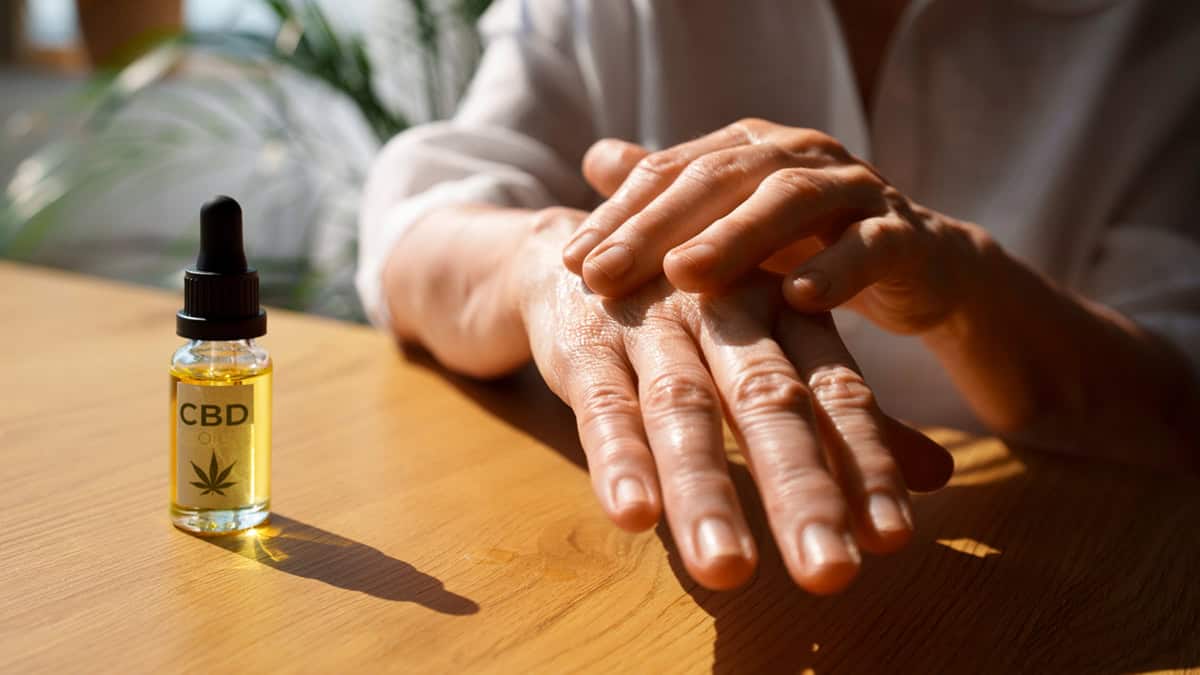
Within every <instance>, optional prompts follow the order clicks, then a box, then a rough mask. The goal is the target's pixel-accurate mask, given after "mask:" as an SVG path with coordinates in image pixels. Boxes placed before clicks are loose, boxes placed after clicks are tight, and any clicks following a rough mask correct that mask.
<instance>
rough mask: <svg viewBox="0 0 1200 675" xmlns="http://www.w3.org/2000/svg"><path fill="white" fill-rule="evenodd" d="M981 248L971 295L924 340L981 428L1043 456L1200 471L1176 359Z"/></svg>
mask: <svg viewBox="0 0 1200 675" xmlns="http://www.w3.org/2000/svg"><path fill="white" fill-rule="evenodd" d="M984 242H985V243H984V244H983V245H982V246H981V247H980V252H979V264H978V267H977V273H976V274H975V282H974V283H973V284H972V287H971V292H969V293H967V294H965V298H966V299H965V300H964V301H963V302H962V304H961V306H960V307H959V308H958V309H957V310H956V311H955V312H953V313H952V315H951V316H950V318H948V319H947V320H946V321H944V322H943V323H941V324H940V325H939V326H938V327H936V328H935V329H934V330H932V331H930V332H928V333H926V334H925V335H924V340H925V343H926V344H927V345H928V346H929V348H930V349H932V351H933V352H934V353H935V354H936V355H937V357H938V358H939V359H940V361H941V362H942V364H943V365H944V367H945V368H946V369H947V371H948V372H949V373H950V375H951V377H952V378H953V379H954V381H955V382H956V384H957V386H958V387H959V389H960V390H961V391H962V392H963V393H964V395H965V396H966V397H967V399H968V401H969V402H970V404H971V405H972V407H973V408H974V409H975V411H976V412H977V414H979V415H980V417H981V418H982V419H983V421H984V422H985V423H987V424H988V425H989V426H990V427H991V428H993V429H995V430H996V431H998V432H1000V433H1002V434H1004V435H1006V436H1009V437H1011V438H1013V439H1014V440H1018V441H1022V442H1027V443H1030V444H1032V445H1036V446H1039V447H1045V448H1049V449H1056V450H1060V451H1066V452H1075V453H1086V454H1089V455H1101V456H1107V457H1110V458H1115V459H1120V460H1123V461H1132V462H1138V463H1148V464H1156V465H1170V466H1181V465H1186V466H1191V467H1196V466H1197V465H1198V464H1200V455H1198V453H1200V450H1198V448H1200V437H1198V434H1197V427H1196V425H1194V424H1192V423H1189V422H1188V421H1187V420H1186V416H1187V415H1188V414H1189V413H1194V412H1195V411H1196V410H1197V409H1198V405H1200V397H1198V395H1197V385H1196V382H1195V379H1194V376H1193V374H1192V372H1191V370H1190V368H1189V366H1188V364H1187V363H1186V361H1185V359H1184V358H1183V356H1182V355H1180V354H1178V353H1177V352H1176V351H1175V350H1174V348H1173V347H1171V346H1170V345H1169V344H1167V343H1166V342H1165V341H1163V340H1161V339H1160V338H1158V337H1157V336H1154V335H1152V334H1150V333H1148V332H1147V331H1145V330H1143V329H1141V328H1140V327H1139V326H1137V325H1136V324H1135V323H1134V322H1133V321H1131V320H1129V319H1128V318H1126V317H1124V316H1122V315H1121V314H1119V313H1118V312H1116V311H1114V310H1111V309H1109V308H1107V307H1104V306H1101V305H1098V304H1096V303H1093V302H1090V301H1088V300H1086V299H1084V298H1081V297H1078V296H1076V295H1074V294H1072V293H1070V292H1069V291H1067V290H1066V289H1063V288H1060V287H1058V286H1057V285H1055V284H1054V283H1053V282H1052V281H1050V280H1048V279H1046V278H1044V277H1042V276H1041V275H1039V274H1038V273H1036V272H1035V271H1033V270H1032V269H1030V268H1029V267H1027V266H1025V265H1024V264H1022V263H1021V262H1019V261H1017V260H1015V259H1014V258H1012V257H1011V256H1009V255H1008V254H1006V253H1005V252H1004V251H1003V250H1002V249H1000V248H999V247H998V246H996V245H995V244H994V243H991V242H990V241H987V240H986V239H985V240H984Z"/></svg>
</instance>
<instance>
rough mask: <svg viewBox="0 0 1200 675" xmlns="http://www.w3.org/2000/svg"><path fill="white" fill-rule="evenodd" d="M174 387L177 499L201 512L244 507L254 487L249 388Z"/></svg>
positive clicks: (245, 386) (249, 501)
mask: <svg viewBox="0 0 1200 675" xmlns="http://www.w3.org/2000/svg"><path fill="white" fill-rule="evenodd" d="M175 386H176V390H175V393H176V405H175V457H176V460H175V495H176V501H177V502H178V503H179V504H181V505H185V506H191V507H196V508H203V509H231V508H238V507H242V506H247V505H248V504H250V503H251V501H252V497H251V495H252V494H253V487H254V484H253V481H254V434H253V431H254V385H233V386H222V387H212V386H203V385H195V384H185V383H183V382H177V383H176V385H175Z"/></svg>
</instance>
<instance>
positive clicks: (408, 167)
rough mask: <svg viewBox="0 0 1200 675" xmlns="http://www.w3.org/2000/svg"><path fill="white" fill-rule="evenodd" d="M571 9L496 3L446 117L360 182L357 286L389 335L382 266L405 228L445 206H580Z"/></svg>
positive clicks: (419, 130)
mask: <svg viewBox="0 0 1200 675" xmlns="http://www.w3.org/2000/svg"><path fill="white" fill-rule="evenodd" d="M571 23H572V19H571V16H570V3H565V2H556V1H553V0H540V1H539V0H500V1H499V2H497V3H496V4H495V5H493V7H492V8H491V9H490V10H488V12H487V14H486V15H485V16H484V18H483V20H482V22H481V24H480V27H481V30H482V32H483V35H484V39H485V43H486V45H487V47H486V50H485V52H484V55H483V59H482V61H481V63H480V66H479V70H478V71H477V73H476V75H475V78H474V79H473V80H472V83H471V86H470V88H469V89H468V91H467V94H466V96H465V98H464V100H463V102H462V105H461V106H460V107H459V110H458V112H457V113H456V114H455V116H454V118H453V119H452V120H450V121H446V122H436V123H432V124H427V125H423V126H420V127H415V128H413V129H410V130H408V131H406V132H404V133H402V134H400V135H398V136H396V137H395V138H394V139H392V140H391V141H390V142H389V143H388V144H387V145H386V146H385V147H384V149H383V150H382V152H381V153H380V155H379V157H378V158H377V159H376V160H375V162H374V164H373V165H372V168H371V170H370V172H369V175H368V177H367V184H366V187H365V189H364V195H363V202H362V209H361V211H360V216H359V254H358V271H357V276H356V285H357V287H358V292H359V296H360V298H361V299H362V303H363V306H364V308H365V309H366V311H367V315H368V316H369V317H370V319H371V322H372V323H374V324H375V325H376V326H379V327H382V328H385V329H386V328H387V327H388V326H390V323H391V322H390V318H389V317H388V314H387V301H386V298H385V297H384V292H383V291H384V289H383V285H382V274H383V265H384V263H385V261H386V260H387V258H388V255H389V254H390V253H391V251H392V250H393V248H394V247H395V246H397V245H401V244H400V242H401V238H402V236H403V235H404V233H405V231H406V230H407V229H408V228H409V226H411V225H412V224H413V223H414V222H416V221H417V220H419V219H420V218H421V217H422V216H424V215H425V214H426V213H428V212H430V211H431V210H434V209H438V208H441V207H445V206H449V205H454V204H473V203H485V204H494V205H497V206H507V207H520V208H542V207H546V206H553V205H565V206H577V207H587V206H588V205H589V204H590V202H591V200H592V199H593V195H592V192H591V190H590V189H589V188H588V186H587V184H586V182H585V181H584V180H583V177H582V175H581V173H580V169H579V166H580V162H581V160H582V158H583V154H584V152H586V150H587V148H588V146H589V145H590V144H591V143H592V142H593V141H594V140H595V138H596V135H597V134H596V132H595V124H594V122H593V119H592V114H591V112H590V111H591V103H590V102H589V98H588V94H587V90H586V88H585V86H584V84H583V78H582V77H581V75H580V71H579V68H578V66H577V64H576V60H575V58H574V56H573V55H574V53H575V52H574V50H573V49H572V47H571V39H572V38H571V34H570V33H571V30H572V28H571Z"/></svg>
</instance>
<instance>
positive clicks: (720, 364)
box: [700, 299, 861, 594]
mask: <svg viewBox="0 0 1200 675" xmlns="http://www.w3.org/2000/svg"><path fill="white" fill-rule="evenodd" d="M716 303H718V304H719V305H723V306H718V307H716V308H715V312H714V315H715V316H719V317H720V319H719V320H714V321H711V322H709V323H708V324H707V325H706V326H705V328H703V329H702V330H701V338H700V343H701V347H702V349H703V351H704V356H705V358H706V359H707V361H708V364H709V367H710V368H711V369H712V373H713V377H714V379H715V381H716V384H717V388H718V389H719V390H720V392H721V397H722V399H723V400H724V401H725V408H726V410H727V411H728V413H729V419H730V423H731V425H732V427H733V429H734V432H735V434H736V435H737V437H738V439H739V440H740V441H741V443H742V446H743V448H744V450H745V451H746V456H747V458H748V459H749V461H750V465H751V467H752V470H753V471H752V473H753V475H754V480H755V482H756V483H757V484H758V488H759V492H760V494H761V495H762V499H763V505H764V507H765V508H766V512H767V517H768V520H769V522H770V526H771V531H772V532H773V533H774V535H775V541H776V542H777V544H778V546H779V550H780V553H781V554H782V556H783V559H784V562H785V564H786V565H787V568H788V571H789V573H790V574H791V576H792V578H793V579H794V580H795V581H796V583H797V584H799V585H800V586H802V587H804V588H805V589H806V590H808V591H810V592H813V593H820V594H827V593H834V592H837V591H839V590H841V589H842V588H844V587H845V586H846V585H847V584H849V583H850V581H851V580H852V579H853V578H854V576H855V574H857V572H858V568H859V564H860V563H861V558H860V556H859V553H858V547H857V546H856V544H855V541H854V538H853V536H852V535H851V522H850V513H849V507H848V505H847V503H846V499H845V497H844V496H843V493H842V489H841V487H840V486H839V485H838V483H837V481H836V480H835V479H834V476H833V475H832V474H831V473H830V471H829V468H828V466H827V464H826V460H825V457H824V452H823V450H822V447H821V443H820V440H819V436H818V432H817V428H816V422H815V420H814V417H813V410H812V405H811V394H810V392H809V390H808V387H806V386H805V385H804V383H803V382H802V381H801V379H800V377H799V375H798V374H797V372H796V369H795V368H794V367H793V366H792V364H791V362H790V361H788V358H787V356H786V355H785V354H784V353H783V350H782V349H780V347H779V345H778V344H777V343H776V342H775V341H774V340H773V339H772V338H771V336H770V334H769V331H768V328H767V326H766V320H765V318H757V319H756V318H754V317H751V316H749V315H748V313H747V312H745V311H742V309H741V308H740V307H739V306H737V305H736V304H735V303H734V302H732V301H727V300H724V299H721V300H717V301H716Z"/></svg>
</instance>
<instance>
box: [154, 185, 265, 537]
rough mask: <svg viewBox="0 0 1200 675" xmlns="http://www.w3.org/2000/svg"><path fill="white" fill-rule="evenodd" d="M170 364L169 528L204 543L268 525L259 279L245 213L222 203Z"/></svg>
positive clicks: (204, 239)
mask: <svg viewBox="0 0 1200 675" xmlns="http://www.w3.org/2000/svg"><path fill="white" fill-rule="evenodd" d="M183 288H184V291H183V293H184V300H183V309H182V310H180V312H179V313H178V314H177V315H176V320H175V332H176V333H178V334H179V336H180V337H183V338H186V339H187V340H188V342H187V343H186V344H184V345H183V346H182V347H180V348H179V349H178V350H177V351H176V352H175V355H174V356H173V357H172V359H171V368H170V375H171V421H170V433H171V467H170V477H169V478H170V485H171V509H170V513H171V521H172V522H173V523H174V525H175V526H176V527H178V528H180V529H183V530H186V531H188V532H194V533H196V534H214V535H215V534H226V533H230V532H237V531H239V530H244V529H247V528H251V527H254V526H255V525H258V524H260V523H262V522H263V521H265V520H266V519H267V517H268V516H269V515H270V504H271V357H270V355H268V354H267V351H266V350H265V349H263V348H262V347H261V346H259V345H258V344H256V343H255V341H254V340H255V338H258V337H261V336H263V335H265V334H266V332H267V314H266V312H265V311H264V310H263V309H262V308H261V307H260V306H259V299H258V272H256V271H255V270H254V269H252V268H251V267H249V265H247V263H246V254H245V251H244V248H243V244H242V210H241V207H239V206H238V203H237V202H236V201H234V200H233V199H230V198H229V197H217V198H215V199H213V200H212V201H210V202H208V203H207V204H205V205H204V207H203V209H201V212H200V253H199V255H198V256H197V258H196V264H195V267H194V268H192V269H189V270H187V271H186V272H185V274H184V286H183Z"/></svg>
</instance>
